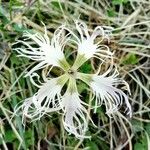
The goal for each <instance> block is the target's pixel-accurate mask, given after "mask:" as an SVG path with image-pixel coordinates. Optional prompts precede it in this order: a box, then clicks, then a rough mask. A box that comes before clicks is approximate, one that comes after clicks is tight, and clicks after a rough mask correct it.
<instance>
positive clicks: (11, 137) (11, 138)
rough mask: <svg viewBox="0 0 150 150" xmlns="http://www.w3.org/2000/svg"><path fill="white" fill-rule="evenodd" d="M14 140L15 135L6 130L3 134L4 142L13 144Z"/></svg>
mask: <svg viewBox="0 0 150 150" xmlns="http://www.w3.org/2000/svg"><path fill="white" fill-rule="evenodd" d="M15 139H16V135H15V134H14V133H13V131H12V130H7V131H6V133H5V142H13V141H14V140H15Z"/></svg>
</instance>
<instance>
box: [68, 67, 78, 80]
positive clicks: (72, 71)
mask: <svg viewBox="0 0 150 150" xmlns="http://www.w3.org/2000/svg"><path fill="white" fill-rule="evenodd" d="M67 73H68V74H69V75H70V76H72V77H74V78H76V71H75V70H73V69H69V70H68V72H67Z"/></svg>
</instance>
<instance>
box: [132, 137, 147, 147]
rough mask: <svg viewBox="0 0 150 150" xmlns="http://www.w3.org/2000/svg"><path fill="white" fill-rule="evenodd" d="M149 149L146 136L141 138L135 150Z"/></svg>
mask: <svg viewBox="0 0 150 150" xmlns="http://www.w3.org/2000/svg"><path fill="white" fill-rule="evenodd" d="M146 149H147V139H146V137H145V136H143V137H141V138H140V140H139V141H137V143H135V145H134V150H146Z"/></svg>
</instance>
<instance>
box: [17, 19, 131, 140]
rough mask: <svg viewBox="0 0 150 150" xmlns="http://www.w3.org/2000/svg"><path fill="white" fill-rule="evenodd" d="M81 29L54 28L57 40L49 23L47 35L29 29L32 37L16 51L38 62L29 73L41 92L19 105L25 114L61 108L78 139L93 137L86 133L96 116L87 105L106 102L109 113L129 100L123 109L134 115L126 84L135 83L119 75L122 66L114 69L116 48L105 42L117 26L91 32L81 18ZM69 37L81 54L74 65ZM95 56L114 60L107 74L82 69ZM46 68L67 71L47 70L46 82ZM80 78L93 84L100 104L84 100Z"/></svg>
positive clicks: (68, 127)
mask: <svg viewBox="0 0 150 150" xmlns="http://www.w3.org/2000/svg"><path fill="white" fill-rule="evenodd" d="M75 27H76V30H75V31H74V30H71V29H69V28H67V27H65V26H60V27H59V28H58V29H56V31H55V32H54V35H53V37H52V38H51V40H50V39H49V37H48V35H47V31H46V27H45V34H44V35H41V34H39V33H35V34H32V33H28V32H27V33H25V34H24V36H25V37H27V39H28V41H21V40H20V41H19V43H22V44H23V45H24V46H25V47H24V48H22V47H21V48H16V49H15V50H16V51H17V52H18V53H19V54H20V55H19V56H23V57H27V58H30V59H31V60H34V61H36V62H37V65H36V66H34V67H33V68H32V69H31V70H30V71H29V72H28V73H27V74H26V76H29V77H30V80H31V83H33V85H35V86H36V87H38V90H37V92H36V93H35V94H34V95H33V96H32V97H30V98H27V99H25V101H24V102H23V104H22V105H21V106H20V107H19V108H22V110H23V118H24V117H29V118H31V119H33V120H37V119H40V118H41V117H42V116H43V115H45V114H47V115H48V114H50V113H51V112H59V114H62V116H63V117H62V122H63V125H64V128H65V129H66V131H68V132H69V133H70V134H73V135H75V136H76V137H77V138H80V139H81V138H82V139H83V138H88V137H89V136H87V135H86V131H87V129H88V121H87V120H91V117H90V114H89V112H88V111H87V106H88V107H90V108H95V112H96V109H98V107H100V106H101V105H104V106H105V108H106V114H108V116H111V114H115V112H117V111H119V109H121V106H122V105H123V104H125V105H124V107H125V109H124V108H123V110H125V111H126V112H127V114H128V115H129V116H131V106H130V103H129V101H128V96H127V95H126V94H125V92H124V91H123V90H122V89H121V88H120V87H121V86H124V87H125V88H126V90H127V91H128V92H129V86H128V84H127V82H125V81H124V80H123V79H121V78H119V77H118V76H119V73H118V71H117V69H116V68H115V69H114V67H112V66H113V63H112V60H113V52H111V50H110V49H109V47H108V46H107V45H105V44H104V42H103V40H104V39H106V40H108V42H109V40H110V39H109V36H110V34H111V30H112V28H111V27H101V26H98V27H96V28H95V29H94V31H93V33H92V34H90V33H89V31H88V28H87V25H86V24H85V23H83V22H80V21H76V22H75ZM97 37H99V39H98V38H97ZM29 40H31V41H32V42H34V43H31V41H29ZM68 41H69V42H70V41H73V44H75V46H76V52H77V55H76V58H75V60H74V63H73V65H72V66H71V65H70V64H69V63H68V62H67V60H66V58H65V54H64V51H65V45H66V44H67V42H68ZM91 58H95V59H98V60H100V61H99V62H100V64H97V65H101V63H103V64H104V63H105V60H106V59H109V60H110V61H109V63H110V67H109V69H108V70H107V71H106V72H104V73H101V72H98V73H96V74H95V73H94V74H85V73H81V72H79V69H80V66H81V65H83V64H84V63H85V62H86V61H87V60H89V59H91ZM45 67H49V68H50V71H49V73H50V74H51V69H52V68H54V67H59V68H60V69H61V70H62V71H61V74H60V75H58V77H55V78H53V76H49V77H47V74H46V73H45V71H43V73H44V75H43V74H42V77H43V80H44V82H43V83H41V82H40V81H39V78H40V76H39V75H38V70H39V69H44V68H45ZM34 77H37V79H38V81H39V83H36V80H35V79H34ZM77 80H80V81H83V82H84V83H86V84H87V85H88V86H89V89H90V91H91V92H92V93H93V98H92V100H93V101H94V103H95V105H94V106H89V105H88V104H86V103H85V101H84V98H83V97H82V95H80V93H79V92H78V84H77V83H78V82H77ZM79 86H80V85H79ZM87 94H88V93H87ZM91 122H92V120H91Z"/></svg>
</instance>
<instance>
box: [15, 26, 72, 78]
mask: <svg viewBox="0 0 150 150" xmlns="http://www.w3.org/2000/svg"><path fill="white" fill-rule="evenodd" d="M63 31H64V28H63V26H61V27H59V28H58V29H57V30H56V31H55V33H54V36H53V38H52V39H51V41H50V39H49V37H48V35H47V31H46V27H45V34H44V36H42V35H41V34H40V33H36V34H31V33H29V32H25V33H24V37H26V38H27V39H31V40H33V42H32V43H31V42H29V41H22V40H18V42H21V43H23V44H24V46H25V48H16V49H14V50H16V51H17V52H18V53H19V54H20V55H19V56H23V57H27V58H30V59H31V60H35V61H37V62H39V63H38V64H37V65H36V66H35V67H33V68H32V69H31V70H30V71H29V72H28V73H27V74H26V76H30V75H31V74H32V73H33V72H35V71H36V70H39V69H41V68H44V67H46V66H52V67H53V66H58V67H61V68H62V69H63V70H66V69H68V68H69V64H68V63H67V62H66V59H65V57H64V53H63V49H64V45H65V43H66V41H67V40H68V38H69V37H68V35H67V36H64V35H63V33H64V32H63ZM18 42H17V43H18Z"/></svg>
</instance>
